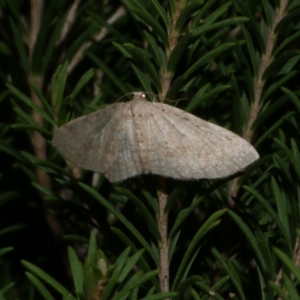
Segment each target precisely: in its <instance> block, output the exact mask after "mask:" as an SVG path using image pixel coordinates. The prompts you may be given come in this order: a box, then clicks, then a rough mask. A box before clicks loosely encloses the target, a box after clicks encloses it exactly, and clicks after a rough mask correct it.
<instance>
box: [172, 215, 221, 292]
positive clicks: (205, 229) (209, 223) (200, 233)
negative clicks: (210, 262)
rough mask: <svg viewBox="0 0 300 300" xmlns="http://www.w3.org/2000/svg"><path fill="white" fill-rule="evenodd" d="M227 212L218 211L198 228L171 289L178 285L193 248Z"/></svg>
mask: <svg viewBox="0 0 300 300" xmlns="http://www.w3.org/2000/svg"><path fill="white" fill-rule="evenodd" d="M226 211H227V209H223V210H220V211H217V212H215V213H214V214H212V215H211V216H210V217H209V218H208V219H207V220H206V222H205V223H204V224H203V225H202V226H201V227H200V229H199V230H198V231H197V233H196V234H195V236H194V238H193V240H192V241H191V243H190V245H189V247H188V249H187V251H186V252H185V255H184V257H183V259H182V261H181V263H180V266H179V268H178V271H177V274H176V277H175V280H174V283H173V287H172V289H175V288H176V285H177V284H178V281H179V280H180V277H181V274H182V272H183V271H184V269H185V267H186V264H187V263H188V261H189V259H190V257H191V254H192V252H193V250H194V248H195V246H196V245H197V243H198V242H199V240H200V239H201V238H202V237H203V236H204V235H205V234H206V233H207V232H208V231H209V230H211V229H212V228H214V227H215V226H217V225H218V224H219V223H220V220H218V219H219V218H220V217H221V216H222V215H223V214H224V213H225V212H226Z"/></svg>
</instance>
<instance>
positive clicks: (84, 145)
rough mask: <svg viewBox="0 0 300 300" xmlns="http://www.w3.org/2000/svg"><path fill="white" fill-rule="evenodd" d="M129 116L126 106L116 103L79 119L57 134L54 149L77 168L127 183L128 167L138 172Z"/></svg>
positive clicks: (59, 130) (63, 127)
mask: <svg viewBox="0 0 300 300" xmlns="http://www.w3.org/2000/svg"><path fill="white" fill-rule="evenodd" d="M128 113H130V112H128V109H126V103H116V104H113V105H110V106H109V107H107V108H104V109H101V110H99V111H96V112H94V113H92V114H89V115H87V116H84V117H80V118H77V119H75V120H73V121H71V122H69V123H67V124H66V125H64V126H62V127H60V128H59V129H58V130H56V132H55V134H54V137H53V145H54V146H55V147H56V148H57V149H58V150H59V151H60V152H61V153H62V154H63V155H64V156H65V157H66V158H67V159H68V160H69V161H70V162H71V163H73V164H74V165H75V166H78V167H80V168H83V169H89V170H92V171H95V172H100V173H104V174H107V177H108V179H109V180H110V181H112V182H114V181H120V180H122V179H125V178H126V177H125V178H123V177H124V176H126V174H125V173H126V171H124V170H126V168H127V167H129V171H128V172H127V173H129V174H131V173H134V172H135V171H134V170H135V169H136V170H138V169H139V166H138V164H139V161H138V156H137V154H136V152H135V151H132V150H134V149H135V147H136V145H135V144H134V143H135V140H134V139H130V138H129V139H128V136H129V135H130V134H132V131H133V126H132V124H130V122H128V121H126V120H128V119H129V120H130V118H129V116H128V115H126V114H128ZM124 122H125V123H126V126H123V125H124V124H123V123H124ZM126 142H127V143H128V144H126ZM121 157H126V158H127V159H126V160H125V159H123V160H122V159H121ZM130 167H131V169H130ZM132 169H134V170H132ZM117 170H119V171H118V172H117ZM131 176H133V175H131ZM121 177H122V178H121ZM127 177H128V176H127ZM118 178H120V180H118Z"/></svg>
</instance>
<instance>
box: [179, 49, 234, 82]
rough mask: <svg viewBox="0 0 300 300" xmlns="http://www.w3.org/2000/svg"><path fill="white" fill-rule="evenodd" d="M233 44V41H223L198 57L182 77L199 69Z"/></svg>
mask: <svg viewBox="0 0 300 300" xmlns="http://www.w3.org/2000/svg"><path fill="white" fill-rule="evenodd" d="M234 45H235V44H234V43H225V44H223V45H221V46H219V47H217V48H216V49H214V50H211V51H210V52H208V53H207V54H205V55H203V56H202V57H201V58H200V59H198V60H197V61H196V62H195V63H194V64H193V65H192V66H191V67H190V68H189V69H188V70H187V71H186V72H185V73H184V75H183V76H184V78H188V77H189V76H190V75H191V74H192V73H194V72H195V71H196V70H198V69H199V67H201V66H202V65H204V64H208V63H209V62H210V61H211V60H213V59H214V58H215V57H218V56H220V55H221V54H222V53H223V52H225V51H227V50H228V49H230V48H232V47H233V46H234Z"/></svg>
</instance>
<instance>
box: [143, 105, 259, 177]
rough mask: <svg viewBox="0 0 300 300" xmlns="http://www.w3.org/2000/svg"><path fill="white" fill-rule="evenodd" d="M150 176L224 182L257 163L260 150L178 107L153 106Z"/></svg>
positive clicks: (149, 124) (150, 121)
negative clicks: (213, 179) (217, 179)
mask: <svg viewBox="0 0 300 300" xmlns="http://www.w3.org/2000/svg"><path fill="white" fill-rule="evenodd" d="M153 105H154V107H155V108H156V110H157V111H156V112H155V113H154V114H153V115H152V116H151V117H149V118H148V120H147V123H148V124H147V126H148V128H151V130H152V132H149V134H148V140H149V145H150V149H149V151H148V156H149V172H150V173H154V174H159V175H162V176H168V177H173V178H177V179H186V180H187V179H200V178H221V177H226V176H228V175H230V174H233V173H235V172H237V171H239V170H241V169H243V168H245V167H246V166H247V165H249V164H250V163H252V162H253V161H255V160H256V159H257V158H258V157H259V156H258V154H257V152H256V150H255V149H254V148H253V147H252V146H251V145H250V144H249V143H248V142H247V141H245V140H244V139H242V138H241V137H239V136H238V135H236V134H234V133H232V132H231V131H229V130H227V129H225V128H222V127H220V126H217V125H214V124H212V123H210V122H207V121H204V120H202V119H200V118H197V117H195V116H193V115H191V114H189V113H187V112H185V111H182V110H180V109H177V108H175V107H172V106H169V105H166V104H162V103H153Z"/></svg>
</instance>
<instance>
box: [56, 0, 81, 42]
mask: <svg viewBox="0 0 300 300" xmlns="http://www.w3.org/2000/svg"><path fill="white" fill-rule="evenodd" d="M80 2H81V0H75V1H74V3H73V5H72V7H71V9H70V10H69V13H68V16H67V18H66V21H65V24H64V26H63V28H62V31H61V33H60V37H59V38H58V40H57V43H56V46H58V45H60V44H61V43H62V42H63V41H64V39H65V38H66V36H67V35H68V33H69V31H70V29H71V28H72V26H73V24H74V21H75V18H76V12H77V9H78V6H79V4H80Z"/></svg>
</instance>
